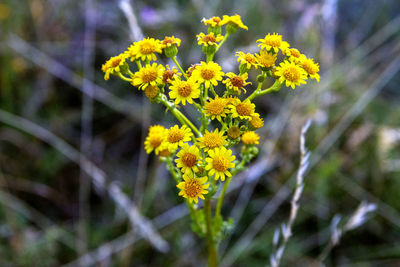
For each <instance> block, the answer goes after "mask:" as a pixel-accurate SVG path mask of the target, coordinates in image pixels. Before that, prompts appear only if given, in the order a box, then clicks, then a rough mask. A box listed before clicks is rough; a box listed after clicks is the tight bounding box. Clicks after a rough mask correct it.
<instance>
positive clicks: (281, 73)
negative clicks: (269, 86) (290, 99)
mask: <svg viewBox="0 0 400 267" xmlns="http://www.w3.org/2000/svg"><path fill="white" fill-rule="evenodd" d="M274 75H276V76H277V77H279V81H280V82H281V83H284V82H285V83H286V86H287V87H289V86H291V87H292V89H294V87H295V85H298V86H299V85H301V84H302V83H304V84H305V83H306V79H307V72H306V71H305V70H304V69H303V68H301V67H300V66H298V65H296V64H295V63H294V62H292V61H288V60H285V61H284V62H282V63H281V64H279V66H278V67H276V71H275V72H274Z"/></svg>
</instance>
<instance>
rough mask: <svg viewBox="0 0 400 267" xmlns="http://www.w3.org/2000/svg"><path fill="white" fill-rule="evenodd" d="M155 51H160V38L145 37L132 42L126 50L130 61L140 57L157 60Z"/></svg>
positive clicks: (146, 59)
mask: <svg viewBox="0 0 400 267" xmlns="http://www.w3.org/2000/svg"><path fill="white" fill-rule="evenodd" d="M155 52H157V53H160V54H161V53H162V50H161V43H160V40H156V39H154V38H146V39H143V40H141V41H139V42H134V43H133V44H132V45H131V46H130V47H129V48H128V51H126V54H127V56H128V57H130V58H131V61H133V60H137V59H140V60H142V61H150V60H154V61H155V60H157V57H156V55H155Z"/></svg>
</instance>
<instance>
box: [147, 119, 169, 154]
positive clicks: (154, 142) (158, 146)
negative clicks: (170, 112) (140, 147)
mask: <svg viewBox="0 0 400 267" xmlns="http://www.w3.org/2000/svg"><path fill="white" fill-rule="evenodd" d="M166 133H167V129H165V128H164V126H161V125H153V126H151V127H150V129H149V133H148V135H147V137H146V140H145V141H144V148H145V150H146V153H147V154H150V153H151V152H152V151H153V150H154V152H155V153H156V155H158V154H159V152H160V150H162V149H165V146H164V145H163V142H164V140H165V138H166Z"/></svg>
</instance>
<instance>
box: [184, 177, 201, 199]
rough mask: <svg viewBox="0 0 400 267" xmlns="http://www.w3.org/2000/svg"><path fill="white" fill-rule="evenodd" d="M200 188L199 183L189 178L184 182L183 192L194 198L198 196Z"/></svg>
mask: <svg viewBox="0 0 400 267" xmlns="http://www.w3.org/2000/svg"><path fill="white" fill-rule="evenodd" d="M202 189H203V188H202V186H201V184H200V183H199V182H198V181H196V180H195V179H191V180H190V181H188V182H186V183H185V193H186V195H187V196H188V197H191V198H195V197H197V196H199V195H200V193H201V191H202Z"/></svg>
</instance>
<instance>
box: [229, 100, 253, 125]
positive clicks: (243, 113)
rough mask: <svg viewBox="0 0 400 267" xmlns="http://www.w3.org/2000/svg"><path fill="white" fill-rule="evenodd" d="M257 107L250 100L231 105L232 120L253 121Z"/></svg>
mask: <svg viewBox="0 0 400 267" xmlns="http://www.w3.org/2000/svg"><path fill="white" fill-rule="evenodd" d="M255 108H256V106H255V105H254V104H253V103H251V102H250V100H245V101H244V102H242V101H240V100H239V101H237V102H236V104H233V105H231V112H232V118H240V119H242V120H251V118H252V116H253V115H254V111H255Z"/></svg>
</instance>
